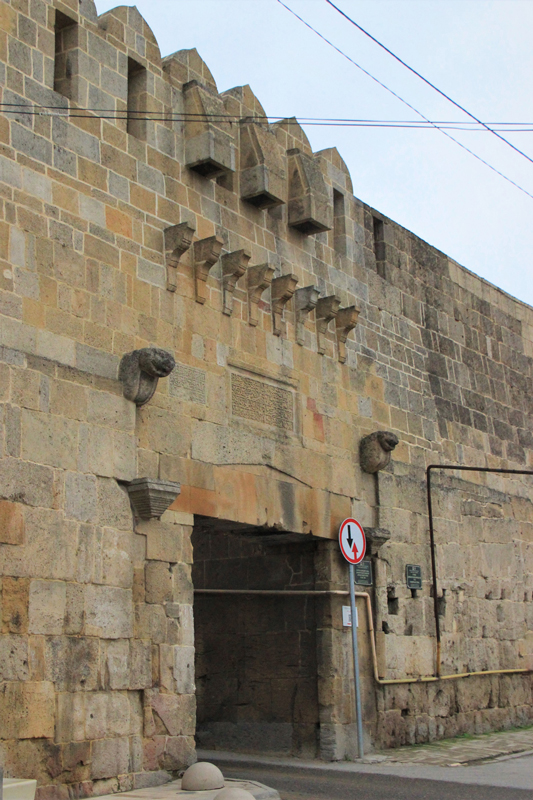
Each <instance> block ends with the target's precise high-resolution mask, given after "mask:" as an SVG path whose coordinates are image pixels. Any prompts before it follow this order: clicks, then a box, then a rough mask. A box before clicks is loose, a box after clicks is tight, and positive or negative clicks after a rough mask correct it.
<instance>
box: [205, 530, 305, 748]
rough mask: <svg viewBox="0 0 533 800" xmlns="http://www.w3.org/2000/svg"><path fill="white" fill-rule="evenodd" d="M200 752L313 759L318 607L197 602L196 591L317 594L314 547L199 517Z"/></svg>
mask: <svg viewBox="0 0 533 800" xmlns="http://www.w3.org/2000/svg"><path fill="white" fill-rule="evenodd" d="M193 547H194V566H193V583H194V587H195V599H194V626H195V647H196V696H197V733H196V738H197V745H198V747H201V748H204V749H209V750H211V749H219V750H231V751H234V752H257V753H259V752H261V753H269V754H283V755H293V756H300V757H307V758H313V757H315V756H317V754H318V728H319V722H318V721H319V709H318V692H317V647H316V627H317V620H316V613H317V611H319V607H318V608H315V604H317V605H318V604H319V603H320V600H317V599H316V598H314V597H313V596H310V595H307V596H306V595H295V596H294V597H290V596H280V595H277V596H276V595H259V596H258V595H255V596H254V595H252V594H251V595H247V594H231V593H227V594H226V593H224V594H202V591H201V590H202V589H225V590H235V589H237V590H243V589H269V590H292V591H295V590H313V589H314V582H315V581H314V556H315V547H316V544H315V542H314V541H313V540H312V539H311V538H310V537H309V536H302V535H299V534H286V533H284V534H279V533H276V532H273V531H271V530H268V529H264V528H249V527H246V528H244V527H242V528H240V529H239V527H238V526H237V525H235V523H229V522H228V523H226V522H222V521H220V520H214V519H210V518H205V517H196V519H195V527H194V531H193Z"/></svg>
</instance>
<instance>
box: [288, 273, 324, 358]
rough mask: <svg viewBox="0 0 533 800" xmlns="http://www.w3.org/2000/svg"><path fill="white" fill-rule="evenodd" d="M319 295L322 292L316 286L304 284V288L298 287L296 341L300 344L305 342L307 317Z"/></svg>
mask: <svg viewBox="0 0 533 800" xmlns="http://www.w3.org/2000/svg"><path fill="white" fill-rule="evenodd" d="M319 297H320V292H319V290H318V289H317V288H316V286H304V287H303V288H302V289H296V291H295V293H294V306H295V311H296V341H297V342H298V344H301V345H303V344H304V343H305V318H306V317H307V315H308V314H309V312H310V311H312V310H313V309H314V308H315V307H316V304H317V302H318V298H319Z"/></svg>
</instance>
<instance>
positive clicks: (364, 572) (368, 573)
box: [354, 561, 372, 586]
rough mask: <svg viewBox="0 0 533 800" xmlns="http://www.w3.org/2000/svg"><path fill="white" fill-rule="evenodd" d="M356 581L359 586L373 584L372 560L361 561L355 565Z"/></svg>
mask: <svg viewBox="0 0 533 800" xmlns="http://www.w3.org/2000/svg"><path fill="white" fill-rule="evenodd" d="M354 573H355V582H356V584H357V585H358V586H372V562H371V561H361V562H360V563H359V564H356V565H355V566H354Z"/></svg>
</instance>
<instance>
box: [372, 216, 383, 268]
mask: <svg viewBox="0 0 533 800" xmlns="http://www.w3.org/2000/svg"><path fill="white" fill-rule="evenodd" d="M373 219H374V255H375V256H376V261H384V260H385V229H384V225H383V220H382V219H379V218H378V217H374V218H373Z"/></svg>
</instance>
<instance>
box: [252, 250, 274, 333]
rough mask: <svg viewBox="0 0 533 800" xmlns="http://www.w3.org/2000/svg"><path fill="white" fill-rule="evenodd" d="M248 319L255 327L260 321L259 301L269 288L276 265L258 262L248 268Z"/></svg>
mask: <svg viewBox="0 0 533 800" xmlns="http://www.w3.org/2000/svg"><path fill="white" fill-rule="evenodd" d="M247 275H248V321H249V323H250V325H253V326H254V327H255V326H256V325H257V323H258V322H259V301H260V299H261V295H262V294H263V292H264V291H265V289H268V287H269V286H270V284H271V283H272V278H273V276H274V267H271V266H270V264H258V265H257V266H254V267H249V268H248V272H247Z"/></svg>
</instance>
